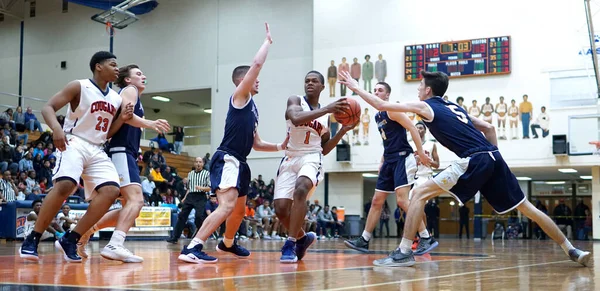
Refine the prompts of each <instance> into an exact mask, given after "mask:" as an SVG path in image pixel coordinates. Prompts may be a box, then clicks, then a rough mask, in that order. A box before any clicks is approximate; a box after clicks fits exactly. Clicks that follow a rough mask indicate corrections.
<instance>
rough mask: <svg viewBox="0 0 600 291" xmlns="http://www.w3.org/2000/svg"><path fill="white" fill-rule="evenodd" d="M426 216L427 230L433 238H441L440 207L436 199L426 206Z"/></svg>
mask: <svg viewBox="0 0 600 291" xmlns="http://www.w3.org/2000/svg"><path fill="white" fill-rule="evenodd" d="M425 215H426V216H427V230H428V231H429V233H430V234H432V235H433V237H435V238H439V237H440V233H439V232H440V231H439V225H440V224H439V219H440V207H439V206H438V203H437V200H436V199H431V200H429V202H428V203H427V204H426V205H425Z"/></svg>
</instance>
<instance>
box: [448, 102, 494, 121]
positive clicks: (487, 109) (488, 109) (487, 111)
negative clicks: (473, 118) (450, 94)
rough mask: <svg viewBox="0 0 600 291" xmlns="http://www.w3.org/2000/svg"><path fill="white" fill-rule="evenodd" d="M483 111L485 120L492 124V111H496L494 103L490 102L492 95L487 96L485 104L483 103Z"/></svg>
mask: <svg viewBox="0 0 600 291" xmlns="http://www.w3.org/2000/svg"><path fill="white" fill-rule="evenodd" d="M446 101H447V100H446ZM481 113H482V114H483V121H485V122H487V123H489V124H492V113H494V105H492V104H491V103H490V97H485V104H483V105H481Z"/></svg>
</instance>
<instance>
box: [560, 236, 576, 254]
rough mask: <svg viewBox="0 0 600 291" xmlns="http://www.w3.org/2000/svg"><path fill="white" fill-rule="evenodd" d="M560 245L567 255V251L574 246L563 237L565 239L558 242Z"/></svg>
mask: <svg viewBox="0 0 600 291" xmlns="http://www.w3.org/2000/svg"><path fill="white" fill-rule="evenodd" d="M560 247H561V248H562V249H563V251H565V254H567V256H568V255H569V251H570V250H572V249H574V248H575V247H574V246H573V245H572V244H571V242H570V241H569V240H568V239H565V241H564V242H563V243H562V244H560Z"/></svg>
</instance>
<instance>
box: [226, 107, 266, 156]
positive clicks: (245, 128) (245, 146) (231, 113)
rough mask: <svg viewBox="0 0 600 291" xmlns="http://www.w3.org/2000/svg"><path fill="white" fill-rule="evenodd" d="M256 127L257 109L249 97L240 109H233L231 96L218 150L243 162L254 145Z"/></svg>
mask: <svg viewBox="0 0 600 291" xmlns="http://www.w3.org/2000/svg"><path fill="white" fill-rule="evenodd" d="M257 126H258V109H257V108H256V105H255V104H254V100H253V99H252V97H250V101H248V104H246V106H244V107H242V108H235V107H233V96H232V97H231V98H229V110H228V111H227V119H226V120H225V135H224V136H223V140H222V141H221V145H220V146H219V148H218V150H221V151H224V152H226V153H228V154H230V155H232V156H234V157H235V158H236V159H238V160H239V161H242V162H245V161H246V157H248V155H249V154H250V151H251V150H252V145H253V144H254V133H255V132H256V127H257Z"/></svg>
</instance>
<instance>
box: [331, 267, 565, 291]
mask: <svg viewBox="0 0 600 291" xmlns="http://www.w3.org/2000/svg"><path fill="white" fill-rule="evenodd" d="M570 261H571V260H561V261H555V262H547V263H538V264H529V265H518V266H512V267H504V268H496V269H489V270H479V271H472V272H463V273H456V274H448V275H441V276H434V277H424V278H418V279H409V280H400V281H393V282H384V283H377V284H369V285H361V286H349V287H340V288H333V289H324V290H329V291H335V290H350V289H359V288H361V289H364V288H369V287H379V286H385V285H398V284H402V283H410V282H418V281H426V280H433V279H444V278H451V277H457V276H466V275H473V274H480V273H489V272H498V271H504V270H510V269H520V268H529V267H537V266H545V265H553V264H558V263H564V262H570ZM408 268H410V267H408Z"/></svg>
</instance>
